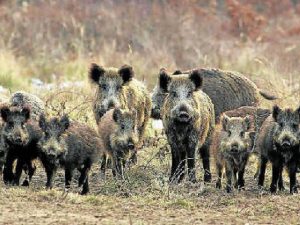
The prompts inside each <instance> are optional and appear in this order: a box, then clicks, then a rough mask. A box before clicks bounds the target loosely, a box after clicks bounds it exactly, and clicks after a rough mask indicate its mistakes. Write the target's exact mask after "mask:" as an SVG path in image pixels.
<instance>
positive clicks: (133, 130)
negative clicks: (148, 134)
mask: <svg viewBox="0 0 300 225" xmlns="http://www.w3.org/2000/svg"><path fill="white" fill-rule="evenodd" d="M136 117H137V116H136V112H135V110H132V111H131V112H130V111H128V110H121V109H119V108H116V109H111V110H109V111H108V112H106V113H105V114H104V116H103V117H102V118H101V120H100V122H99V124H98V132H99V135H100V137H101V139H102V142H103V144H104V146H105V152H106V153H105V154H104V159H103V163H102V166H101V170H102V173H105V168H106V157H107V156H108V157H109V158H110V159H112V162H113V173H114V175H118V176H119V177H121V178H124V167H125V164H126V162H127V160H129V159H130V158H131V156H132V155H134V154H136V145H137V143H138V141H139V139H138V128H137V119H136Z"/></svg>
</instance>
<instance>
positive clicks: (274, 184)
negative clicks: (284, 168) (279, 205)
mask: <svg viewBox="0 0 300 225" xmlns="http://www.w3.org/2000/svg"><path fill="white" fill-rule="evenodd" d="M280 167H281V165H280V163H279V162H274V163H273V164H272V183H271V186H270V192H271V193H275V192H276V191H277V184H278V179H279V175H280Z"/></svg>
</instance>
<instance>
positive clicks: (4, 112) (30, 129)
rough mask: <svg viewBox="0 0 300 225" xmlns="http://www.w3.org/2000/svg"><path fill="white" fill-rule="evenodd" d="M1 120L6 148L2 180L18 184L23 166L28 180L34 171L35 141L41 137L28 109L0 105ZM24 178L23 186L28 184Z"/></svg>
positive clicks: (36, 150)
mask: <svg viewBox="0 0 300 225" xmlns="http://www.w3.org/2000/svg"><path fill="white" fill-rule="evenodd" d="M0 111H1V117H2V120H3V123H4V124H3V129H2V138H3V144H4V145H5V148H6V151H7V152H6V161H5V165H4V170H3V180H4V182H5V183H6V184H8V183H13V184H15V185H19V180H20V176H21V174H22V170H23V168H24V169H25V170H26V171H25V172H28V175H29V181H30V180H31V177H32V176H33V174H34V172H35V166H34V164H33V160H34V159H36V158H37V154H38V149H37V146H36V144H37V142H38V140H39V138H40V137H41V131H40V129H39V127H38V124H37V123H36V122H35V121H34V120H31V119H30V109H29V108H28V107H26V106H24V107H23V108H20V107H14V106H10V107H9V106H5V105H4V106H2V107H1V109H0ZM15 160H17V165H16V171H15V174H14V173H13V162H14V161H15ZM29 181H28V180H27V179H26V180H25V181H24V182H23V185H24V186H28V185H29Z"/></svg>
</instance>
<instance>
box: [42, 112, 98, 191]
mask: <svg viewBox="0 0 300 225" xmlns="http://www.w3.org/2000/svg"><path fill="white" fill-rule="evenodd" d="M39 125H40V127H41V129H42V131H43V136H42V138H41V139H40V141H39V142H38V147H39V149H40V155H39V158H40V159H41V161H42V163H43V165H44V167H45V170H46V174H47V183H46V188H52V181H53V176H54V174H55V172H56V170H57V168H58V166H62V167H64V169H65V188H66V190H68V189H69V188H70V183H71V180H72V176H73V171H74V170H75V169H76V168H77V169H78V171H79V172H80V177H79V181H78V185H79V187H81V186H83V187H82V191H81V194H86V193H88V192H89V183H88V172H89V170H90V169H91V166H92V164H93V163H94V162H96V161H97V160H98V159H99V156H101V155H102V151H103V150H102V149H103V147H102V142H101V140H100V138H99V137H98V134H97V132H96V131H95V130H94V129H92V128H90V127H89V126H87V125H85V124H81V123H78V122H75V121H74V122H73V121H72V122H70V120H69V118H68V116H62V117H61V118H51V119H50V120H47V119H46V118H45V116H44V115H42V116H41V117H40V121H39Z"/></svg>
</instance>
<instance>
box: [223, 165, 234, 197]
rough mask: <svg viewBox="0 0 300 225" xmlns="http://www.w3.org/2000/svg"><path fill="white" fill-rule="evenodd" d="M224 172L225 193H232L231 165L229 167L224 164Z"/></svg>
mask: <svg viewBox="0 0 300 225" xmlns="http://www.w3.org/2000/svg"><path fill="white" fill-rule="evenodd" d="M225 170H226V179H227V183H226V191H227V193H230V192H231V191H232V176H233V169H232V167H231V165H229V164H228V163H226V165H225Z"/></svg>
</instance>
